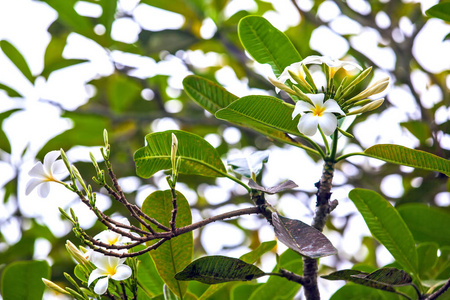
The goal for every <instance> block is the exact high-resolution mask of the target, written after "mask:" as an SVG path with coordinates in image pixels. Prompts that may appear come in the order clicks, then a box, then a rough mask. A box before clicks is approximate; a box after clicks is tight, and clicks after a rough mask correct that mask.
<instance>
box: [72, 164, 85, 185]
mask: <svg viewBox="0 0 450 300" xmlns="http://www.w3.org/2000/svg"><path fill="white" fill-rule="evenodd" d="M72 172H73V175H74V176H75V178H76V179H77V180H78V182H79V183H80V184H81V186H82V187H83V189H84V190H85V191H86V192H89V190H88V188H87V187H86V183H84V180H83V178H82V177H81V174H80V171H78V169H77V168H76V167H75V166H73V165H72Z"/></svg>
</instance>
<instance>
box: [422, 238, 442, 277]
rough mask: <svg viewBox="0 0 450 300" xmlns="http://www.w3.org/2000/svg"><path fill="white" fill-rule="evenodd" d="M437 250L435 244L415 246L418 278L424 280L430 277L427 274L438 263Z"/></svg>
mask: <svg viewBox="0 0 450 300" xmlns="http://www.w3.org/2000/svg"><path fill="white" fill-rule="evenodd" d="M438 250H439V249H438V245H437V244H436V243H422V244H419V245H418V246H417V256H418V257H419V271H420V278H422V279H426V278H430V277H431V276H430V275H429V274H428V273H429V272H430V271H431V270H433V269H434V267H435V266H436V264H437V262H438V256H437V254H438Z"/></svg>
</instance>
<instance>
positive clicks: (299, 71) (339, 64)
mask: <svg viewBox="0 0 450 300" xmlns="http://www.w3.org/2000/svg"><path fill="white" fill-rule="evenodd" d="M310 64H316V65H321V64H326V65H327V66H328V67H329V68H330V71H331V77H333V76H334V74H335V73H336V72H337V71H338V70H339V69H340V68H344V69H345V70H347V71H350V70H352V69H354V68H357V69H359V70H362V69H363V68H361V66H360V65H358V64H357V63H354V62H352V61H343V60H338V59H333V58H331V57H329V56H318V55H310V56H308V57H306V58H305V59H303V60H302V61H300V62H296V63H293V64H291V65H290V66H288V67H286V68H285V69H284V70H283V73H281V75H280V77H278V80H279V81H280V82H282V83H285V82H286V80H288V79H289V80H291V81H292V82H293V83H294V82H296V81H295V80H294V78H292V76H291V74H289V71H291V72H292V73H294V74H295V75H296V76H297V77H298V78H300V80H301V81H303V82H304V83H305V84H308V83H307V82H306V79H305V76H306V75H305V71H303V65H310ZM275 90H276V92H277V93H278V92H279V91H280V89H279V88H275Z"/></svg>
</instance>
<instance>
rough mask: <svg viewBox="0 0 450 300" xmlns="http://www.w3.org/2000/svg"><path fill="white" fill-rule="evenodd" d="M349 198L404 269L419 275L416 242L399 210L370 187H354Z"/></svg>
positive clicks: (375, 235)
mask: <svg viewBox="0 0 450 300" xmlns="http://www.w3.org/2000/svg"><path fill="white" fill-rule="evenodd" d="M349 198H350V199H351V200H352V201H353V203H354V204H355V206H356V208H357V209H358V210H359V212H360V213H361V214H362V216H363V218H364V221H365V222H366V224H367V227H369V230H370V232H371V233H372V235H373V236H374V237H375V238H376V239H377V240H378V241H379V242H380V243H381V244H383V245H384V246H385V247H386V248H387V249H388V250H389V252H390V253H391V254H392V256H393V257H394V258H395V259H396V261H397V262H398V263H399V264H400V265H401V266H402V267H403V268H404V269H405V270H407V271H408V272H412V273H413V274H416V275H417V274H418V273H419V272H418V271H419V267H418V259H417V252H416V248H415V242H414V239H413V236H412V234H411V232H410V231H409V229H408V227H407V226H406V224H405V222H404V221H403V219H402V217H401V216H400V214H399V213H398V211H397V210H396V209H395V208H394V207H393V206H392V205H391V204H390V203H389V202H388V201H387V200H386V199H384V198H383V197H381V196H380V195H379V194H377V193H376V192H374V191H371V190H364V189H353V190H352V191H350V193H349Z"/></svg>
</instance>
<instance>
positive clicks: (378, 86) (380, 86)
mask: <svg viewBox="0 0 450 300" xmlns="http://www.w3.org/2000/svg"><path fill="white" fill-rule="evenodd" d="M388 85H389V78H388V77H386V78H383V79H381V80H378V81H377V82H375V83H374V84H372V85H371V86H369V87H368V88H366V89H365V90H364V91H362V92H361V93H359V94H358V95H356V96H355V97H353V98H351V99H348V100H347V101H345V103H347V104H352V103H355V102H357V101H358V100H362V99H364V98H368V97H369V96H372V95H375V94H378V93H381V92H382V91H384V90H385V89H386V88H387V87H388Z"/></svg>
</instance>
